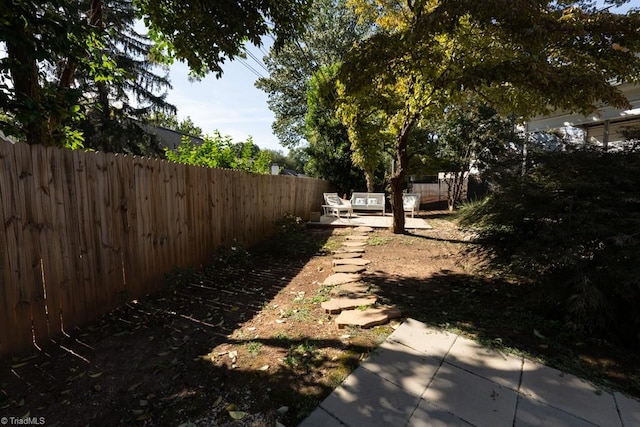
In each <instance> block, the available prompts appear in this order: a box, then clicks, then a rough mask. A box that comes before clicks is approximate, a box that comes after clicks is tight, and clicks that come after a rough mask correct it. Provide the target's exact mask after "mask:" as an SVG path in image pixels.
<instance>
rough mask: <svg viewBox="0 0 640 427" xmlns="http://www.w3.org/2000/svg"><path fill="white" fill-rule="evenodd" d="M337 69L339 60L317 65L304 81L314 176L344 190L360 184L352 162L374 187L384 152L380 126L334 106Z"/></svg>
mask: <svg viewBox="0 0 640 427" xmlns="http://www.w3.org/2000/svg"><path fill="white" fill-rule="evenodd" d="M338 69H339V64H334V65H332V66H327V67H321V68H320V69H319V70H318V71H317V72H316V73H314V75H313V76H312V77H311V79H310V80H309V83H308V89H307V114H306V116H305V127H306V129H305V130H306V132H305V136H306V139H307V141H308V143H309V150H308V151H307V152H308V153H309V154H310V155H311V156H310V157H311V158H312V159H313V164H312V166H313V168H314V169H315V170H314V176H317V177H319V178H326V179H329V180H331V182H332V183H333V184H334V185H336V186H337V187H338V189H339V190H340V191H341V192H342V193H348V192H349V190H354V189H358V188H362V182H363V180H362V179H360V178H359V177H358V178H356V176H357V174H356V173H354V172H355V171H354V170H353V169H354V168H353V166H356V167H357V168H359V169H361V170H362V171H364V177H365V180H364V184H365V185H366V188H367V190H368V191H374V178H375V172H376V170H377V169H378V167H379V166H380V164H381V159H382V157H383V154H384V151H383V149H384V143H383V139H382V138H381V130H380V128H379V127H376V124H377V123H374V122H373V120H371V119H370V120H367V119H366V118H365V117H363V115H362V114H358V113H359V112H358V111H357V110H356V109H348V107H347V106H346V105H343V108H342V110H340V111H339V110H338V107H337V105H336V100H337V99H338V87H337V81H336V75H337V71H338ZM339 116H342V117H343V119H341V118H340V117H339ZM345 123H346V124H345ZM329 162H336V164H335V165H333V164H329ZM309 169H311V167H310V168H309ZM311 170H313V169H311Z"/></svg>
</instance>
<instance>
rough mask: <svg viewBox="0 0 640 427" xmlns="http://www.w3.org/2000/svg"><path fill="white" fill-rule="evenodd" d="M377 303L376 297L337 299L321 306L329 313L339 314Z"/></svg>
mask: <svg viewBox="0 0 640 427" xmlns="http://www.w3.org/2000/svg"><path fill="white" fill-rule="evenodd" d="M376 301H378V297H376V296H375V295H369V296H366V297H360V298H335V299H332V300H329V301H325V302H323V303H321V304H320V306H321V307H322V308H324V309H325V310H326V312H327V313H330V314H337V313H340V312H341V311H342V310H351V309H353V308H356V307H361V306H363V305H373V304H375V303H376Z"/></svg>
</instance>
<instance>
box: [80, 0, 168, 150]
mask: <svg viewBox="0 0 640 427" xmlns="http://www.w3.org/2000/svg"><path fill="white" fill-rule="evenodd" d="M81 2H82V3H83V4H85V6H84V7H85V8H86V9H87V10H91V11H92V12H91V13H92V19H93V23H92V25H93V27H94V28H95V30H96V31H99V32H100V34H101V36H102V38H103V40H104V46H103V47H102V48H101V49H99V50H96V51H95V52H93V53H92V55H94V56H96V61H97V60H98V57H101V58H108V59H109V61H111V62H112V63H113V65H114V69H113V73H112V74H110V75H108V76H104V77H101V78H96V79H94V78H92V77H91V76H90V75H87V73H86V71H85V70H83V69H78V70H77V72H75V73H74V75H73V77H74V80H75V82H76V86H77V87H78V88H79V89H80V90H82V93H83V101H82V103H83V104H84V105H86V110H87V113H86V117H85V118H84V119H83V120H81V128H82V129H83V132H84V134H85V135H86V136H87V138H85V146H86V147H90V148H94V149H98V150H101V151H107V152H124V153H132V154H138V155H162V154H163V150H162V149H161V147H160V146H159V144H158V143H157V141H155V138H153V137H152V136H150V135H146V134H144V132H141V131H140V130H139V129H138V128H137V125H136V124H135V123H133V122H132V121H131V119H135V120H144V117H145V116H147V115H149V114H150V112H153V113H156V114H164V115H168V114H175V113H176V107H175V106H173V105H171V104H169V103H168V102H167V101H166V96H167V90H168V89H170V88H171V85H170V82H169V79H168V75H167V70H166V69H159V67H158V66H157V65H158V64H156V63H153V62H151V60H150V52H151V50H152V48H153V44H152V42H151V40H150V39H149V38H148V37H146V36H145V35H143V34H140V33H139V32H137V31H136V29H135V24H136V10H135V8H134V5H133V3H132V2H131V1H130V0H108V1H106V0H102V1H94V0H81ZM158 70H159V71H160V72H162V71H164V75H161V74H158V73H157V72H158Z"/></svg>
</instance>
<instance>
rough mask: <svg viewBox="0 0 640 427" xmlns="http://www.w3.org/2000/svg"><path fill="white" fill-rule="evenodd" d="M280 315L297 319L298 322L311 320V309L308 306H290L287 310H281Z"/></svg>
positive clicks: (284, 317)
mask: <svg viewBox="0 0 640 427" xmlns="http://www.w3.org/2000/svg"><path fill="white" fill-rule="evenodd" d="M280 317H281V318H283V319H291V320H295V321H296V322H307V321H309V320H311V311H310V310H309V308H308V307H301V308H295V309H294V308H288V309H286V310H280Z"/></svg>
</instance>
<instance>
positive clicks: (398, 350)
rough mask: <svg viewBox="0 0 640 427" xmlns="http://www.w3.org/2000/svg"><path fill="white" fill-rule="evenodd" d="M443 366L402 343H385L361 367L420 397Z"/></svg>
mask: <svg viewBox="0 0 640 427" xmlns="http://www.w3.org/2000/svg"><path fill="white" fill-rule="evenodd" d="M441 363H442V362H441V360H439V359H436V358H434V357H430V356H425V355H424V354H423V353H420V352H419V351H417V350H414V349H412V348H409V347H407V346H404V345H402V344H400V343H397V342H393V341H385V342H384V343H382V345H380V347H378V348H377V349H376V350H375V351H374V352H373V353H372V354H371V355H370V356H369V357H368V358H367V359H366V360H365V361H364V362H362V364H361V365H360V366H362V367H363V368H365V369H367V370H368V371H371V372H373V373H375V374H378V375H380V376H381V377H382V378H384V379H385V380H387V381H390V382H392V383H394V384H395V385H397V386H399V387H402V388H403V389H404V390H406V391H408V392H409V393H411V394H414V395H416V396H418V397H420V396H422V393H424V391H425V390H426V389H427V386H428V385H429V383H430V382H431V380H432V379H433V377H434V375H435V374H436V372H437V371H438V369H439V368H440V364H441Z"/></svg>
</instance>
